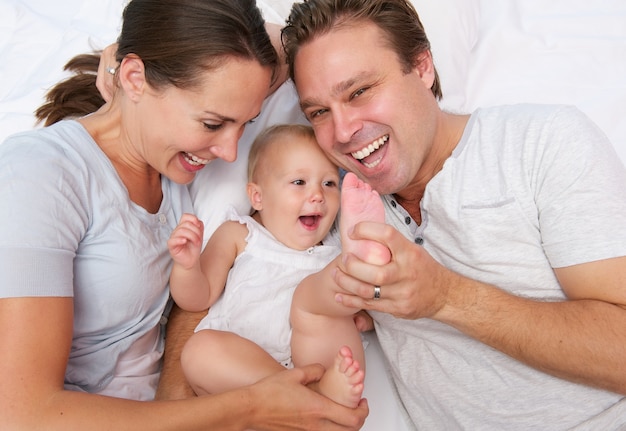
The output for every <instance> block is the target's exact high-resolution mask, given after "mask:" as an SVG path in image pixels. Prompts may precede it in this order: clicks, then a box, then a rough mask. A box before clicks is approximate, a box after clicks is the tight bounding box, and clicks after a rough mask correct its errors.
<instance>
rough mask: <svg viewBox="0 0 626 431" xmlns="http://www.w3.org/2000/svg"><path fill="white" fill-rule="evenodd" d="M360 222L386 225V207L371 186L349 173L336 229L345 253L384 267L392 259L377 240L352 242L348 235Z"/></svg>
mask: <svg viewBox="0 0 626 431" xmlns="http://www.w3.org/2000/svg"><path fill="white" fill-rule="evenodd" d="M362 221H373V222H378V223H384V222H385V208H384V207H383V202H382V201H381V199H380V196H379V195H378V193H377V192H376V191H375V190H372V187H371V186H370V185H369V184H367V183H365V182H363V181H361V180H360V179H359V178H358V177H357V176H356V175H355V174H353V173H352V172H348V173H347V174H346V175H345V177H344V179H343V184H342V186H341V216H340V219H339V230H340V232H341V246H342V248H343V250H344V251H347V252H349V253H353V254H354V255H356V256H357V257H358V258H359V259H361V260H364V261H366V262H369V263H374V264H377V265H384V264H386V263H387V262H389V260H390V259H391V253H390V252H389V249H388V248H387V247H385V246H384V245H382V244H381V243H378V242H376V241H369V240H353V239H350V238H349V237H348V232H349V231H350V229H352V227H354V225H356V224H357V223H359V222H362Z"/></svg>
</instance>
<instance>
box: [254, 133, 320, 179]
mask: <svg viewBox="0 0 626 431" xmlns="http://www.w3.org/2000/svg"><path fill="white" fill-rule="evenodd" d="M285 137H293V138H310V139H313V140H315V133H314V132H313V128H312V127H311V126H307V125H304V124H276V125H274V126H270V127H268V128H267V129H265V130H263V131H262V132H261V133H259V134H258V135H257V137H256V139H255V140H254V142H253V143H252V146H251V147H250V153H249V154H248V181H250V182H255V181H256V177H255V175H256V174H257V172H258V167H259V165H260V161H261V160H262V159H263V157H264V156H265V154H266V153H267V149H268V148H269V147H270V146H271V145H272V144H277V143H279V142H284V143H286V144H287V145H288V143H289V140H287V139H279V138H285Z"/></svg>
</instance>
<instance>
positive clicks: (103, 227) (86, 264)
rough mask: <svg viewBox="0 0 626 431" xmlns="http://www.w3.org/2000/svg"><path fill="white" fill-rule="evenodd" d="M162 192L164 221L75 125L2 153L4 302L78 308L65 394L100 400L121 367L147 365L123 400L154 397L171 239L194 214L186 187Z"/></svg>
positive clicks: (17, 138) (25, 139)
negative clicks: (43, 301) (64, 300)
mask: <svg viewBox="0 0 626 431" xmlns="http://www.w3.org/2000/svg"><path fill="white" fill-rule="evenodd" d="M162 188H163V202H162V204H161V208H160V209H159V211H158V213H157V214H149V213H148V212H147V211H145V210H144V209H143V208H141V207H139V206H138V205H136V204H135V203H133V202H132V201H131V200H130V198H129V196H128V191H127V189H126V188H125V186H124V185H123V183H122V182H121V180H120V178H119V176H118V175H117V172H116V171H115V169H114V167H113V165H112V164H111V162H110V161H109V159H108V158H107V157H106V156H105V155H104V153H103V152H102V151H101V150H100V148H99V147H98V145H97V144H96V143H95V142H94V140H93V139H92V138H91V136H90V135H89V134H88V133H87V131H86V130H85V129H84V128H83V126H82V125H81V124H80V123H78V122H76V121H64V122H60V123H57V124H55V125H53V126H51V127H47V128H43V129H39V130H34V131H29V132H25V133H20V134H17V135H14V136H12V137H10V138H8V139H7V140H6V141H5V142H4V143H3V144H2V145H0V297H25V296H64V297H73V298H74V334H73V339H72V347H71V352H70V357H69V362H68V366H67V371H66V376H65V379H66V387H67V388H71V389H75V390H83V391H88V392H100V391H102V390H103V389H104V388H105V387H106V386H107V385H108V384H109V383H110V382H111V380H112V379H113V378H114V375H117V374H118V373H121V374H124V370H123V369H120V368H123V367H121V366H120V363H118V362H119V358H120V357H124V355H126V358H125V359H127V360H131V359H132V360H133V361H134V362H135V365H137V364H136V363H137V361H140V365H139V370H137V369H135V370H133V373H138V374H137V378H136V379H134V380H133V381H132V382H133V385H137V391H136V392H132V393H130V394H126V395H127V396H129V397H139V398H144V397H146V396H148V397H149V395H150V392H151V391H152V394H153V393H154V392H153V391H154V388H146V387H142V386H143V385H148V384H151V383H148V380H150V381H152V382H153V381H154V376H152V377H151V378H150V379H148V376H147V375H148V374H152V375H154V373H155V371H156V372H158V366H159V362H160V357H161V355H162V348H163V346H162V344H163V343H162V339H161V340H159V339H160V338H162V337H161V336H160V335H159V331H158V329H155V328H158V326H159V322H160V320H161V316H162V314H163V312H164V310H165V308H166V304H167V302H168V298H169V289H168V281H169V271H170V266H171V259H170V256H169V252H168V249H167V239H168V238H169V235H170V233H171V232H172V230H173V229H174V228H175V226H176V224H177V221H178V220H179V218H180V216H181V214H182V213H183V211H188V212H190V211H191V210H192V207H191V200H190V197H189V193H188V190H187V188H186V186H182V185H177V184H174V183H172V182H170V181H169V180H167V179H165V178H163V180H162ZM50 323H51V324H54V322H50ZM41 330H42V331H44V330H46V328H41ZM144 335H145V336H151V337H153V338H152V339H150V340H146V337H144ZM142 337H143V338H142ZM140 339H141V343H139V344H141V346H140V347H138V345H137V344H136V343H135V342H136V341H137V340H140ZM129 349H130V351H131V352H132V357H129V355H128V353H127V352H128V351H129ZM127 363H130V362H127ZM143 374H145V376H144V375H143ZM143 377H146V378H145V379H144V378H143Z"/></svg>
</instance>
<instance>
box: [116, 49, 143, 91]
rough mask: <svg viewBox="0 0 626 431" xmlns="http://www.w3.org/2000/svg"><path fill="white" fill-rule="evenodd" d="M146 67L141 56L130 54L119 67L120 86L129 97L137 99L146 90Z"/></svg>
mask: <svg viewBox="0 0 626 431" xmlns="http://www.w3.org/2000/svg"><path fill="white" fill-rule="evenodd" d="M145 72H146V69H145V67H144V64H143V61H142V60H141V58H139V57H137V56H136V55H134V54H128V55H127V56H126V57H124V59H123V60H122V62H121V63H120V67H119V81H120V86H121V87H122V88H124V92H125V93H126V95H127V96H128V98H129V99H131V100H133V101H137V99H138V98H139V96H141V95H142V94H143V92H144V91H145V90H146V73H145Z"/></svg>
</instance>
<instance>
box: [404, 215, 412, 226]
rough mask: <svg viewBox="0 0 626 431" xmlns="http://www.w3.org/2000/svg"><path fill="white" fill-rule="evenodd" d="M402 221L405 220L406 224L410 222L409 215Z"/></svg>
mask: <svg viewBox="0 0 626 431" xmlns="http://www.w3.org/2000/svg"><path fill="white" fill-rule="evenodd" d="M404 222H405V223H406V224H411V217H409V216H407V217H406V218H405V219H404Z"/></svg>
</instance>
